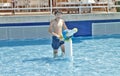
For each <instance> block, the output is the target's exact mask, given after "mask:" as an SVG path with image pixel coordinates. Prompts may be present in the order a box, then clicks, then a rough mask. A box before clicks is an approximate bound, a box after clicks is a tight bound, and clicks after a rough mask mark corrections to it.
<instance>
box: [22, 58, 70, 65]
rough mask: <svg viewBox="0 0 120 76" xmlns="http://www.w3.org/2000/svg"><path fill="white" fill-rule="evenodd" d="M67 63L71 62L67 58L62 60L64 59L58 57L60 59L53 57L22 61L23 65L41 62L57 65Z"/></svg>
mask: <svg viewBox="0 0 120 76" xmlns="http://www.w3.org/2000/svg"><path fill="white" fill-rule="evenodd" d="M66 61H70V60H69V59H67V58H62V57H58V58H52V57H42V58H33V59H25V60H22V62H23V63H26V62H41V63H49V64H51V63H56V62H66Z"/></svg>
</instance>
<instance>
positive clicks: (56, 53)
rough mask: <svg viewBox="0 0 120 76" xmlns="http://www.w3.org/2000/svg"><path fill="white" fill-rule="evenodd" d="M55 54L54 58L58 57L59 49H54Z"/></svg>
mask: <svg viewBox="0 0 120 76" xmlns="http://www.w3.org/2000/svg"><path fill="white" fill-rule="evenodd" d="M53 56H54V58H56V57H57V56H58V50H54V51H53Z"/></svg>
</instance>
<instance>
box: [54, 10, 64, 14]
mask: <svg viewBox="0 0 120 76" xmlns="http://www.w3.org/2000/svg"><path fill="white" fill-rule="evenodd" d="M57 13H60V14H63V13H62V12H61V11H59V10H55V12H54V15H56V14H57Z"/></svg>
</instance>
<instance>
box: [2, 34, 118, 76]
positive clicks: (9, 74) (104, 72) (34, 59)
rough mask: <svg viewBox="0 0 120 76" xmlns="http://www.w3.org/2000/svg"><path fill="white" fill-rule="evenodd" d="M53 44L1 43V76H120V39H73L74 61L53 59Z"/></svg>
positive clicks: (101, 37)
mask: <svg viewBox="0 0 120 76" xmlns="http://www.w3.org/2000/svg"><path fill="white" fill-rule="evenodd" d="M50 42H51V41H50V40H49V39H39V40H11V41H10V40H8V41H5V40H3V41H0V76H120V35H111V36H99V37H79V38H73V61H68V60H66V59H53V56H52V52H53V51H52V48H51V45H50ZM59 54H60V51H59Z"/></svg>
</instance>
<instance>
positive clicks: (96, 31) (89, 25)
mask: <svg viewBox="0 0 120 76" xmlns="http://www.w3.org/2000/svg"><path fill="white" fill-rule="evenodd" d="M53 18H54V16H53V15H46V16H40V15H38V16H35V15H33V16H28V15H26V16H0V40H8V39H39V38H50V34H49V33H48V26H49V22H50V20H51V19H53ZM63 18H64V20H65V21H66V24H67V26H68V28H69V29H72V28H74V27H76V28H78V32H77V33H76V34H75V35H74V36H94V35H110V34H120V29H119V28H120V14H119V13H117V14H116V13H111V14H86V15H80V14H78V15H77V14H71V15H67V14H66V15H64V16H63Z"/></svg>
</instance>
